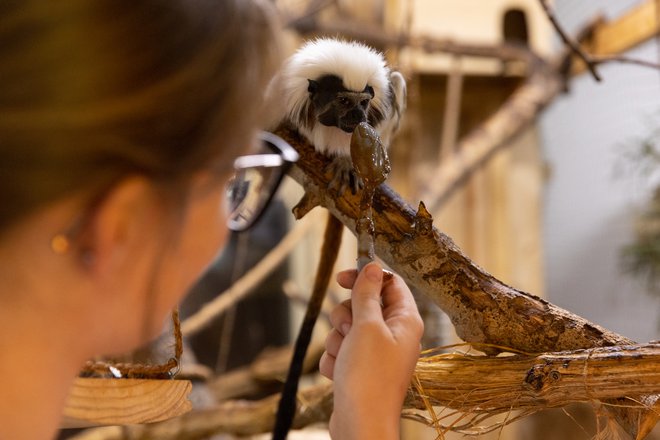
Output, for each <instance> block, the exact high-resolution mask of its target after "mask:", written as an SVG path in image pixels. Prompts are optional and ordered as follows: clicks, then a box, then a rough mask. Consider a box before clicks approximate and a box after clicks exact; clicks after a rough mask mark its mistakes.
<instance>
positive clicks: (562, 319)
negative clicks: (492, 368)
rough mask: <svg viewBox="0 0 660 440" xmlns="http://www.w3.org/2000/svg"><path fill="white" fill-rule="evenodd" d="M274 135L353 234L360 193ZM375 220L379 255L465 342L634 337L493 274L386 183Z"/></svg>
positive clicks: (582, 342)
mask: <svg viewBox="0 0 660 440" xmlns="http://www.w3.org/2000/svg"><path fill="white" fill-rule="evenodd" d="M278 134H279V135H280V136H282V137H283V138H284V139H285V140H287V141H288V142H289V143H291V145H293V146H294V147H295V148H296V149H297V150H298V151H299V152H300V153H301V158H300V160H299V161H298V164H297V165H296V167H295V169H294V170H293V172H292V176H293V177H294V179H296V180H297V181H298V182H299V183H300V184H301V185H302V186H303V187H304V188H305V191H306V192H307V193H308V194H311V196H308V197H307V199H308V200H311V201H312V203H313V204H315V203H318V204H319V205H321V206H324V207H325V208H327V209H328V210H330V211H331V212H332V213H333V214H334V215H335V216H336V217H338V218H339V219H340V220H341V221H342V222H343V223H344V224H345V225H346V226H347V227H348V228H349V229H350V230H351V231H352V232H353V233H354V234H355V226H356V219H357V218H358V216H359V203H360V195H359V194H356V195H354V194H351V193H350V191H347V192H345V193H343V194H341V195H340V196H339V197H336V196H333V195H331V194H329V193H328V190H327V188H328V184H329V181H330V179H331V176H330V174H329V173H328V172H327V170H328V164H329V162H330V159H328V158H326V157H324V156H322V155H319V154H317V153H316V152H315V151H314V149H313V148H312V147H311V146H310V145H309V144H308V143H307V142H306V141H305V140H304V139H303V138H301V137H300V136H299V135H298V134H297V132H295V131H294V130H291V129H288V128H281V129H279V130H278ZM394 166H396V164H394ZM311 207H312V206H308V207H307V208H308V209H311ZM373 220H374V223H375V229H376V233H375V246H376V254H377V255H378V256H379V257H380V258H381V259H382V260H383V261H384V262H385V263H387V264H388V265H389V266H390V267H391V268H392V269H394V270H395V271H396V272H398V273H399V274H400V275H401V276H402V277H403V278H404V279H405V280H406V281H407V282H408V283H410V284H411V285H413V286H415V287H416V288H417V289H419V290H420V291H421V292H423V293H424V294H426V295H427V296H429V297H430V298H432V299H433V301H434V302H435V303H436V304H437V305H438V306H440V308H442V310H444V311H445V313H447V314H448V315H449V317H450V319H451V321H452V323H453V324H454V326H455V327H456V331H457V333H458V335H459V337H461V338H462V339H463V340H465V341H468V342H477V343H484V344H492V345H499V346H502V347H509V348H512V349H515V350H519V351H524V352H528V353H542V352H549V351H562V350H576V349H580V348H588V347H602V346H609V345H626V344H631V343H632V341H631V340H629V339H628V338H625V337H623V336H620V335H617V334H616V333H613V332H611V331H608V330H606V329H603V328H601V327H599V326H598V325H596V324H593V323H590V322H589V321H587V320H586V319H584V318H581V317H579V316H577V315H574V314H572V313H570V312H568V311H566V310H563V309H561V308H559V307H556V306H554V305H553V304H551V303H549V302H548V301H546V300H544V299H542V298H539V297H537V296H534V295H532V294H529V293H526V292H522V291H519V290H517V289H515V288H513V287H511V286H508V285H506V284H505V283H503V282H501V281H499V280H497V279H496V278H495V277H493V276H491V275H490V274H488V273H487V272H486V271H484V270H483V269H481V268H480V267H478V266H477V265H476V264H475V263H473V262H472V261H471V260H470V259H469V258H468V257H467V256H466V255H465V254H463V253H462V252H461V250H460V249H459V248H458V247H457V246H456V245H455V244H454V243H453V241H452V240H451V238H449V237H448V236H447V235H445V234H443V233H442V232H440V231H439V230H438V229H436V228H434V227H433V226H432V221H433V219H432V218H431V216H430V215H429V214H428V212H427V211H426V210H425V209H422V210H420V211H419V212H416V211H415V210H414V209H413V208H412V207H411V206H409V205H408V204H407V203H405V202H404V201H403V200H402V199H401V198H400V197H399V196H398V194H396V193H395V192H394V191H393V190H392V189H391V188H389V187H388V186H386V185H381V186H380V187H378V188H377V190H376V194H375V196H374V203H373Z"/></svg>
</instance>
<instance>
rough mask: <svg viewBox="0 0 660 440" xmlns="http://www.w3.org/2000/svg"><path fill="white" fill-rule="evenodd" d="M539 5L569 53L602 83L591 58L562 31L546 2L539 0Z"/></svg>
mask: <svg viewBox="0 0 660 440" xmlns="http://www.w3.org/2000/svg"><path fill="white" fill-rule="evenodd" d="M539 3H540V4H541V8H543V10H544V11H545V15H546V16H547V17H548V19H549V20H550V23H551V24H552V26H553V27H554V28H555V31H557V33H558V34H559V37H560V38H561V40H562V41H563V42H564V44H565V45H566V46H567V47H568V48H570V49H571V51H572V52H573V53H574V54H575V55H576V56H577V57H578V58H580V59H581V60H582V61H583V62H584V64H585V65H586V66H587V69H589V72H590V73H591V76H593V77H594V79H595V80H596V81H602V78H601V76H600V75H599V74H598V72H597V71H596V66H595V63H594V62H593V60H592V59H591V57H590V56H589V55H588V54H587V53H585V52H584V51H583V50H582V47H580V44H579V43H578V42H577V41H574V40H573V39H572V38H571V37H569V36H568V34H567V33H566V32H565V31H564V28H563V27H562V26H561V24H559V20H557V17H555V14H554V12H553V11H552V9H551V8H550V6H549V5H548V2H547V1H546V0H539Z"/></svg>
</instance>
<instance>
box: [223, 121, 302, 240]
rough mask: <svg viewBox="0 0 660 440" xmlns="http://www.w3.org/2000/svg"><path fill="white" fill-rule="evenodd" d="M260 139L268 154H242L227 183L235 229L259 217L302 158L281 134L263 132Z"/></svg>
mask: <svg viewBox="0 0 660 440" xmlns="http://www.w3.org/2000/svg"><path fill="white" fill-rule="evenodd" d="M258 139H259V141H260V142H261V149H262V150H263V151H264V154H253V155H249V156H240V157H238V158H237V159H236V160H235V161H234V176H233V177H232V178H231V179H230V181H229V183H228V184H227V190H226V202H227V204H228V211H229V213H230V214H229V218H228V219H227V227H229V229H231V230H232V231H236V232H241V231H245V230H247V229H249V228H250V227H251V226H252V225H254V224H255V223H256V221H257V220H259V218H260V217H261V215H262V214H263V212H264V209H265V208H266V206H268V203H269V202H270V201H271V200H272V198H273V196H274V195H275V192H276V191H277V188H278V187H279V186H280V183H281V182H282V178H284V175H285V174H286V173H287V171H289V168H291V165H293V164H294V163H295V162H296V161H297V160H298V153H297V152H296V150H294V149H293V147H291V145H289V144H287V143H286V142H285V141H284V140H282V139H281V138H279V137H278V136H275V135H274V134H272V133H268V132H261V133H259V135H258Z"/></svg>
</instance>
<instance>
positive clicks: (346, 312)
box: [330, 299, 353, 336]
mask: <svg viewBox="0 0 660 440" xmlns="http://www.w3.org/2000/svg"><path fill="white" fill-rule="evenodd" d="M352 323H353V315H352V312H351V300H350V299H347V300H344V301H342V302H341V303H340V304H338V305H337V306H335V307H334V308H333V309H332V311H331V312H330V324H331V325H332V327H334V328H336V329H337V330H339V332H341V333H342V334H343V335H344V336H346V334H347V333H348V330H349V329H350V328H351V324H352Z"/></svg>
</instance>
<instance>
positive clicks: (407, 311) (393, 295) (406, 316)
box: [382, 275, 424, 338]
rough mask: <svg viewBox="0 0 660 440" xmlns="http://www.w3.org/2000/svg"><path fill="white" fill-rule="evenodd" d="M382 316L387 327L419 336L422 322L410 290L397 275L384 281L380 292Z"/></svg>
mask: <svg viewBox="0 0 660 440" xmlns="http://www.w3.org/2000/svg"><path fill="white" fill-rule="evenodd" d="M382 301H383V318H384V319H385V322H386V323H387V325H388V327H390V328H391V329H393V330H394V328H393V327H396V328H398V329H399V331H405V332H406V333H409V334H410V335H411V336H412V337H419V338H421V335H422V333H423V332H424V322H423V321H422V318H421V316H420V314H419V310H418V308H417V304H416V303H415V298H414V297H413V294H412V292H411V291H410V289H409V288H408V286H407V285H406V283H405V282H404V281H403V280H402V279H401V277H399V276H396V275H395V276H394V278H393V279H392V281H391V282H389V283H386V284H385V286H384V287H383V292H382Z"/></svg>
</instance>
